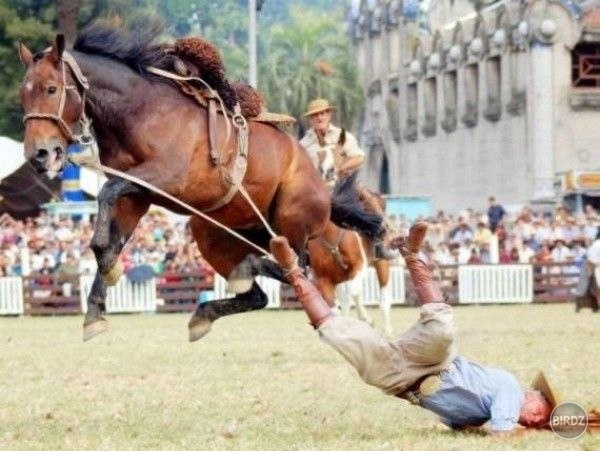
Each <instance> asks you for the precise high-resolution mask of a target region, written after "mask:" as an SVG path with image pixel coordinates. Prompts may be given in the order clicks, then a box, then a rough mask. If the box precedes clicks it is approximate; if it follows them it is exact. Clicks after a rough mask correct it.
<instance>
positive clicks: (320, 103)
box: [304, 99, 335, 117]
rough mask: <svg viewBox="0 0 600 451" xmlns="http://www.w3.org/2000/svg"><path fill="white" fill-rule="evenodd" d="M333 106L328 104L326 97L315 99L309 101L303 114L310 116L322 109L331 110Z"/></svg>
mask: <svg viewBox="0 0 600 451" xmlns="http://www.w3.org/2000/svg"><path fill="white" fill-rule="evenodd" d="M334 109H335V108H334V107H332V106H331V105H330V104H329V100H327V99H315V100H312V101H310V102H309V104H308V109H307V111H306V113H304V116H305V117H306V116H312V115H313V114H317V113H322V112H323V111H332V110H334Z"/></svg>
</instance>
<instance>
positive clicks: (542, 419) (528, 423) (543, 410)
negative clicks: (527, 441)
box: [519, 390, 552, 428]
mask: <svg viewBox="0 0 600 451" xmlns="http://www.w3.org/2000/svg"><path fill="white" fill-rule="evenodd" d="M551 413H552V406H551V405H550V403H549V402H548V400H547V399H546V398H545V397H544V395H542V393H540V392H539V391H537V390H525V391H524V392H523V403H522V404H521V411H520V412H519V424H520V425H522V426H525V427H528V428H539V427H542V426H544V425H545V424H546V423H548V421H549V420H550V414H551Z"/></svg>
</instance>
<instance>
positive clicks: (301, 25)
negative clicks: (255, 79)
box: [0, 0, 362, 139]
mask: <svg viewBox="0 0 600 451" xmlns="http://www.w3.org/2000/svg"><path fill="white" fill-rule="evenodd" d="M247 5H248V1H247V0H0V57H1V60H2V62H3V64H2V66H1V67H0V135H8V136H12V137H14V138H17V139H18V138H20V137H21V136H22V130H23V126H22V123H21V117H22V111H21V108H20V102H19V99H18V89H19V86H20V83H21V80H22V78H23V68H22V67H21V64H20V63H19V60H18V43H19V42H23V43H25V44H26V45H27V46H28V47H29V48H30V49H32V50H35V51H39V50H41V49H43V48H45V47H46V46H48V45H49V44H50V42H52V40H53V38H54V35H55V33H56V32H57V30H59V28H60V29H61V30H62V31H66V32H67V34H69V33H72V30H75V29H81V28H82V27H84V26H86V25H87V24H89V23H91V22H92V21H93V20H95V19H97V18H100V17H107V16H108V17H119V18H122V20H123V21H124V22H125V23H137V24H139V23H144V22H154V21H156V20H157V19H160V20H162V21H164V23H165V36H164V39H165V40H169V39H173V38H177V37H181V36H186V35H196V36H202V37H204V38H205V39H208V40H210V41H211V42H213V43H214V44H215V45H216V46H217V47H218V48H219V50H220V51H221V53H222V55H223V60H224V62H225V66H226V67H227V70H228V74H229V77H230V78H233V79H242V80H244V79H246V78H247V73H248V55H247V42H248V7H247ZM291 5H294V6H291ZM57 10H59V11H64V12H63V14H61V17H60V18H59V17H57V12H56V11H57ZM332 11H333V12H332ZM343 17H344V2H343V1H339V0H296V1H294V2H290V1H289V0H266V1H265V2H264V5H263V8H262V11H261V12H260V13H259V14H258V27H259V34H258V38H259V39H258V40H259V42H258V45H259V47H258V50H259V80H260V87H261V88H262V90H263V92H264V93H265V96H266V99H267V102H268V105H269V107H270V109H272V110H273V111H276V110H277V111H282V112H287V113H289V114H293V115H294V116H299V115H300V114H301V113H302V112H303V111H304V108H305V106H306V102H307V101H308V100H310V98H312V97H315V96H317V95H322V96H326V97H328V98H329V99H330V100H331V101H332V102H334V103H335V104H336V105H337V107H338V111H339V112H340V113H341V119H342V121H343V123H345V124H346V125H348V124H349V123H351V121H352V118H353V116H354V114H355V113H356V111H357V107H358V104H359V103H360V99H361V94H360V93H361V92H362V91H361V88H360V87H359V85H358V78H357V74H356V68H355V67H354V64H353V57H352V50H351V49H350V47H349V45H348V39H347V36H346V33H345V31H344V28H343V24H344V20H343ZM59 19H60V20H59ZM74 20H77V23H76V24H74V23H73V21H74ZM69 30H71V31H69Z"/></svg>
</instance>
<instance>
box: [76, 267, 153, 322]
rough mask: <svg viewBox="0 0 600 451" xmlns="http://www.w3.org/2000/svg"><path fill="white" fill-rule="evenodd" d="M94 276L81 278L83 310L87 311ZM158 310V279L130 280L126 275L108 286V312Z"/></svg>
mask: <svg viewBox="0 0 600 451" xmlns="http://www.w3.org/2000/svg"><path fill="white" fill-rule="evenodd" d="M93 281H94V276H81V277H80V279H79V284H80V285H79V287H80V291H79V293H80V296H81V311H82V312H84V313H85V312H86V311H87V297H88V295H89V293H90V290H91V288H92V283H93ZM154 311H156V281H155V279H150V280H148V281H146V282H140V283H138V282H130V281H129V280H127V278H125V277H121V280H119V282H118V283H117V284H116V285H115V286H113V287H108V290H107V296H106V313H126V312H154Z"/></svg>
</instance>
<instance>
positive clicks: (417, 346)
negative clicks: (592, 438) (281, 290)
mask: <svg viewBox="0 0 600 451" xmlns="http://www.w3.org/2000/svg"><path fill="white" fill-rule="evenodd" d="M426 230H427V224H426V223H424V222H420V223H417V224H415V225H414V226H413V227H412V228H411V230H410V234H409V236H408V238H407V239H404V238H397V239H395V240H394V241H393V242H392V247H394V248H396V249H398V250H399V251H400V253H401V254H402V255H403V256H404V259H405V260H406V265H407V267H408V270H409V273H410V277H411V279H412V281H413V285H414V286H415V290H416V292H417V296H418V298H419V300H420V302H421V304H422V307H421V311H420V317H419V320H418V321H417V323H416V324H415V325H414V326H412V327H411V328H410V329H409V330H407V331H405V332H404V333H402V334H401V335H399V336H398V337H396V338H394V339H386V338H384V337H382V336H380V335H379V334H378V333H377V332H376V331H375V330H373V329H372V328H371V327H370V326H369V325H368V324H366V323H364V322H362V321H359V320H356V319H353V318H347V317H341V316H339V315H336V314H334V312H333V311H332V310H331V308H330V307H329V306H328V305H327V303H326V302H325V301H324V300H323V298H322V297H321V295H320V294H319V292H318V291H317V289H316V288H315V286H314V285H313V284H312V283H311V282H310V281H309V280H308V279H307V278H306V277H305V276H304V274H303V273H302V272H301V270H300V268H299V267H298V266H297V263H296V261H297V258H296V255H295V254H294V251H293V250H292V249H291V248H290V247H289V245H288V243H287V240H286V239H285V238H283V237H277V238H273V239H272V240H271V252H272V253H273V255H274V257H275V258H276V260H277V261H278V262H279V264H280V265H281V266H282V267H283V269H284V270H285V272H286V276H287V278H288V281H289V282H290V284H291V285H292V286H293V287H294V290H295V292H296V295H297V296H298V299H299V300H300V302H301V303H302V306H303V308H304V311H305V312H306V314H307V316H308V318H309V319H310V322H311V324H312V325H313V326H314V327H315V329H317V331H318V332H319V335H320V337H321V339H322V340H323V341H324V342H325V343H328V344H329V345H330V346H332V347H333V348H334V349H335V350H337V351H338V352H339V353H340V354H342V355H343V356H344V357H345V359H346V360H347V361H348V362H350V364H351V365H352V366H354V368H356V370H357V371H358V374H359V375H360V377H361V378H362V379H363V380H364V381H365V382H366V383H367V384H369V385H373V386H375V387H378V388H381V389H382V390H383V391H384V392H385V393H387V394H390V395H393V396H397V397H400V398H404V399H406V400H408V401H410V402H411V403H413V404H416V405H420V406H421V407H423V408H425V409H427V410H430V411H432V412H434V413H436V414H437V415H439V416H440V418H441V421H442V422H443V423H445V424H446V425H448V426H450V427H452V428H457V429H461V428H470V427H478V426H482V425H483V424H484V423H487V422H488V421H489V422H490V425H489V431H490V432H492V433H498V434H500V433H506V432H509V431H512V430H513V429H514V428H515V426H516V425H517V424H521V425H523V426H526V427H531V428H539V427H543V426H544V425H546V424H547V423H548V420H549V417H550V414H551V412H552V409H553V408H554V406H555V405H556V404H557V400H556V395H555V394H554V393H553V392H552V390H551V388H550V387H549V385H548V383H547V381H546V379H545V377H544V376H543V374H541V373H540V374H539V375H538V376H537V377H536V379H535V380H534V383H533V389H525V390H524V389H522V388H521V387H520V386H519V383H518V382H517V380H516V378H515V377H514V376H513V375H512V374H511V373H509V372H507V371H504V370H501V369H496V368H489V367H484V366H481V365H478V364H476V363H473V362H471V361H469V360H467V359H466V358H464V357H460V356H457V354H456V350H455V346H454V337H455V330H454V324H453V315H452V307H451V306H449V305H447V304H445V303H444V300H443V296H442V294H441V292H440V290H439V287H438V285H437V283H436V282H434V280H433V278H432V274H431V272H430V270H429V268H428V267H427V266H426V265H425V263H423V262H422V261H421V260H419V258H418V252H419V248H420V246H421V242H422V240H423V237H424V236H425V232H426Z"/></svg>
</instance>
